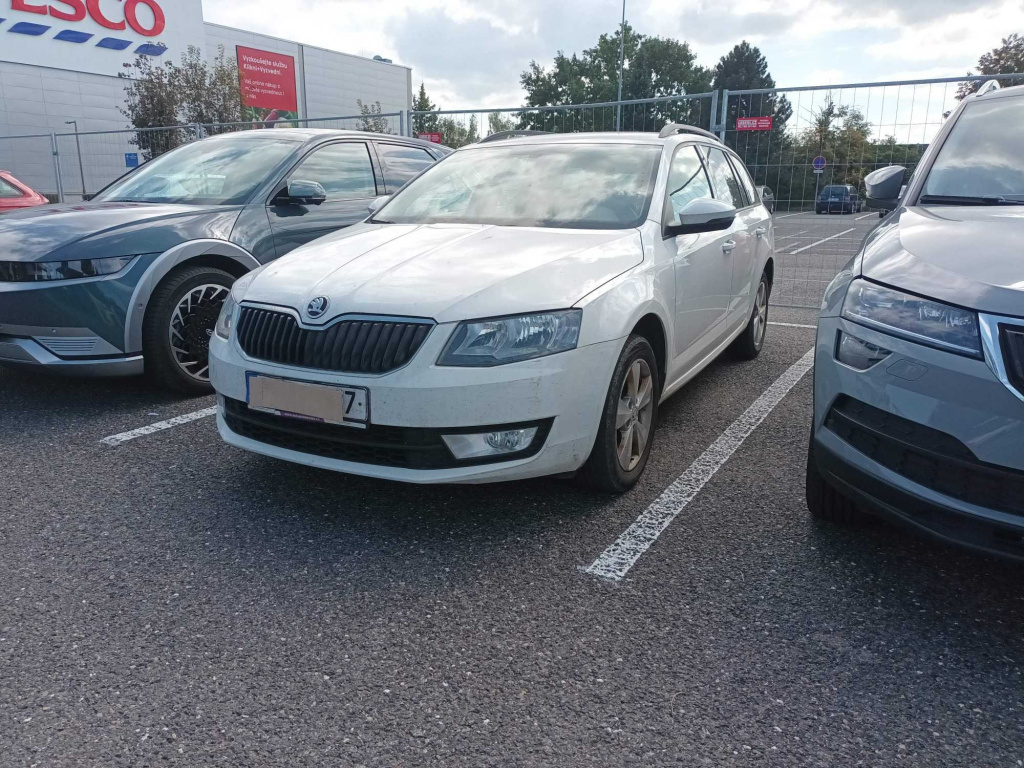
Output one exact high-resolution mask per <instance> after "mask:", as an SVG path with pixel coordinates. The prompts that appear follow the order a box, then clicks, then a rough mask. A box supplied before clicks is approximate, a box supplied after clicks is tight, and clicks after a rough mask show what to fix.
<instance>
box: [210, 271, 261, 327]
mask: <svg viewBox="0 0 1024 768" xmlns="http://www.w3.org/2000/svg"><path fill="white" fill-rule="evenodd" d="M262 269H263V267H258V268H256V269H254V270H253V271H252V272H249V273H247V274H245V275H242V276H241V277H240V278H238V279H237V280H235V283H234V285H232V286H231V293H229V294H228V297H227V298H226V299H224V305H223V306H222V307H221V308H220V315H218V317H217V325H216V328H215V330H216V332H217V335H218V336H220V337H221V338H222V339H229V338H231V328H232V324H233V323H234V322H235V310H236V309H238V305H239V304H240V303H241V302H242V299H243V298H244V297H245V290H246V289H247V288H248V287H249V286H250V285H252V281H253V280H255V279H256V275H258V274H259V273H260V271H261V270H262Z"/></svg>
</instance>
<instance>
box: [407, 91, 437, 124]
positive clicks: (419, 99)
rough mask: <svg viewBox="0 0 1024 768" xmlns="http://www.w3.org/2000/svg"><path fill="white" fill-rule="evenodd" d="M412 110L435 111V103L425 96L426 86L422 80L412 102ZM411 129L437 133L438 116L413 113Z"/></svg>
mask: <svg viewBox="0 0 1024 768" xmlns="http://www.w3.org/2000/svg"><path fill="white" fill-rule="evenodd" d="M412 108H413V111H419V112H436V111H437V105H436V104H435V103H434V102H432V101H431V100H430V97H429V96H427V89H426V86H424V85H423V82H422V81H421V82H420V90H419V93H417V94H416V98H415V99H413V102H412ZM412 129H413V131H414V132H415V133H437V132H438V117H437V115H436V114H434V115H413V118H412Z"/></svg>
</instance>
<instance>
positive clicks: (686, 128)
mask: <svg viewBox="0 0 1024 768" xmlns="http://www.w3.org/2000/svg"><path fill="white" fill-rule="evenodd" d="M679 133H692V134H695V135H697V136H703V137H704V138H705V139H714V140H715V141H717V142H718V143H719V144H721V143H722V140H721V139H720V138H718V137H717V136H715V134H713V133H711V131H705V130H704V129H703V128H694V127H693V126H692V125H680V124H679V123H669V124H668V125H666V126H665V127H664V128H662V129H661V133H659V134H658V138H659V139H667V138H668V137H669V136H675V135H676V134H679Z"/></svg>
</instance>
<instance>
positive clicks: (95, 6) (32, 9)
mask: <svg viewBox="0 0 1024 768" xmlns="http://www.w3.org/2000/svg"><path fill="white" fill-rule="evenodd" d="M140 7H143V8H146V9H147V10H148V11H149V13H148V14H147V17H148V18H146V19H142V18H140V17H139V8H140ZM11 10H12V11H24V12H25V13H35V14H38V15H40V16H51V17H53V18H54V19H58V20H59V21H71V22H74V21H85V19H86V18H89V19H92V20H93V21H94V22H96V23H97V24H99V25H100V26H101V27H103V28H104V29H113V30H118V31H121V30H126V29H128V28H129V27H130V28H131V29H132V30H133V31H134V32H136V33H137V34H140V35H142V36H143V37H156V36H157V35H160V34H162V33H163V31H164V30H165V29H167V16H166V15H165V14H164V9H163V8H162V7H161V6H160V3H158V2H157V0H127V2H126V3H125V4H124V11H123V13H120V14H118V15H116V16H114V17H113V18H111V17H110V16H107V14H106V13H104V11H103V9H102V8H101V7H100V0H56V2H55V3H54V4H46V3H35V2H30V0H11Z"/></svg>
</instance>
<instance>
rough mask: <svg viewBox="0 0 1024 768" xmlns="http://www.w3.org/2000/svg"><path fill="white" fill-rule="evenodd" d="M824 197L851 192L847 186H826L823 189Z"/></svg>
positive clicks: (838, 195)
mask: <svg viewBox="0 0 1024 768" xmlns="http://www.w3.org/2000/svg"><path fill="white" fill-rule="evenodd" d="M821 194H822V197H844V196H846V195H848V194H850V190H849V189H848V188H846V187H825V188H824V189H823V190H821Z"/></svg>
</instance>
